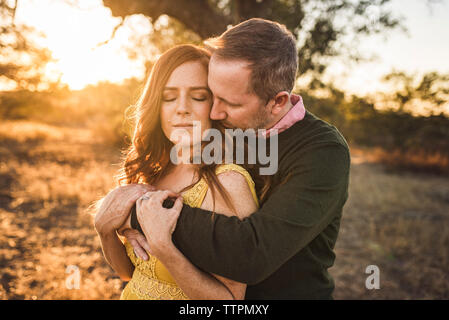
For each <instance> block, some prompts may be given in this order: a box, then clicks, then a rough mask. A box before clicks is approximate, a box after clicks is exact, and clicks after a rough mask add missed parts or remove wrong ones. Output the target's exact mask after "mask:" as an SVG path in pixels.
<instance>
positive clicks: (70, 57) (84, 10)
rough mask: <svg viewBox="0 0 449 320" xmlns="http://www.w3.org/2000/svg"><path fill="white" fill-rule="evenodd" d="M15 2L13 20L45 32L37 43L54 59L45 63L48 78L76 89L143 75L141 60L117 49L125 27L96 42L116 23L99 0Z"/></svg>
mask: <svg viewBox="0 0 449 320" xmlns="http://www.w3.org/2000/svg"><path fill="white" fill-rule="evenodd" d="M44 2H45V3H44ZM80 3H81V2H80ZM81 4H82V3H81ZM19 5H20V7H19V10H18V14H17V20H18V21H21V22H24V23H27V24H29V25H33V26H34V27H35V28H36V29H37V30H38V31H42V32H43V33H44V34H45V35H46V37H45V39H42V40H41V42H42V43H41V44H42V45H43V46H46V47H48V48H49V49H50V50H51V52H52V57H53V58H54V60H55V61H54V62H51V63H49V64H48V65H47V68H46V76H47V77H48V78H50V79H58V78H60V80H61V82H62V83H65V84H67V85H68V86H69V87H70V89H74V90H76V89H82V88H83V87H85V86H86V85H88V84H95V83H98V82H100V81H110V82H120V81H122V80H124V79H126V78H130V77H142V76H143V74H144V67H143V62H142V60H131V59H129V58H128V56H127V54H126V52H124V51H123V50H121V45H122V44H124V43H126V41H127V34H126V30H122V31H121V32H117V34H116V36H115V37H114V39H113V40H111V41H110V42H108V43H107V44H104V45H101V46H98V45H99V44H100V43H103V42H104V41H106V40H108V39H110V38H111V35H112V32H113V29H114V27H115V26H116V25H117V24H118V23H120V19H119V18H114V17H112V16H111V13H110V11H109V10H108V9H107V8H105V7H103V6H102V2H101V1H99V0H97V1H89V2H88V3H87V2H85V3H84V5H88V7H80V5H78V6H74V5H70V4H68V3H67V2H64V1H54V0H39V1H36V0H23V1H21V2H19ZM145 27H147V26H143V28H145Z"/></svg>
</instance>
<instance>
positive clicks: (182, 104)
mask: <svg viewBox="0 0 449 320" xmlns="http://www.w3.org/2000/svg"><path fill="white" fill-rule="evenodd" d="M176 113H178V114H189V113H190V106H189V103H188V99H187V97H185V96H184V95H181V96H180V97H179V102H178V105H177V106H176Z"/></svg>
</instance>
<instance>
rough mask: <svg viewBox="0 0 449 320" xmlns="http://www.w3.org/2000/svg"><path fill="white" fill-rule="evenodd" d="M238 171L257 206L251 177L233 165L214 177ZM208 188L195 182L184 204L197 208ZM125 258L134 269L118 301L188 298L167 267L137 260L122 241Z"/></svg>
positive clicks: (152, 260) (218, 172)
mask: <svg viewBox="0 0 449 320" xmlns="http://www.w3.org/2000/svg"><path fill="white" fill-rule="evenodd" d="M230 170H232V171H237V172H239V173H240V174H242V175H243V176H244V177H245V179H246V181H247V182H248V185H249V187H250V190H251V193H252V195H253V198H254V201H255V202H256V204H257V205H259V202H258V199H257V195H256V189H255V185H254V181H253V179H252V178H251V176H250V174H249V173H248V172H247V171H246V170H245V169H244V168H243V167H241V166H239V165H236V164H223V165H220V166H218V167H217V169H216V171H215V172H216V174H217V175H218V174H220V173H223V172H226V171H230ZM207 189H208V185H207V183H206V181H205V180H204V179H201V180H200V181H198V182H197V183H196V184H195V185H194V186H193V187H192V188H190V189H189V190H187V191H186V192H185V193H184V194H183V199H184V203H185V204H187V205H189V206H191V207H194V208H195V207H196V208H198V207H200V206H201V204H202V203H203V201H204V198H205V196H206V193H207ZM125 248H126V252H127V254H128V257H129V258H130V259H131V261H132V263H133V265H134V266H135V269H134V273H133V276H132V278H131V280H130V281H129V282H128V284H127V285H126V286H125V288H124V289H123V292H122V294H121V296H120V299H121V300H187V299H188V297H187V296H186V294H185V293H184V292H183V291H182V290H181V288H180V287H178V286H177V285H176V282H175V280H174V279H173V277H172V276H171V275H170V273H169V272H168V270H167V268H165V266H164V265H163V264H162V263H161V262H160V261H159V260H158V259H156V257H153V256H151V255H148V256H149V259H148V260H147V261H145V260H142V259H140V258H138V257H137V256H136V255H135V253H134V250H133V248H132V246H131V245H130V244H129V242H127V241H125Z"/></svg>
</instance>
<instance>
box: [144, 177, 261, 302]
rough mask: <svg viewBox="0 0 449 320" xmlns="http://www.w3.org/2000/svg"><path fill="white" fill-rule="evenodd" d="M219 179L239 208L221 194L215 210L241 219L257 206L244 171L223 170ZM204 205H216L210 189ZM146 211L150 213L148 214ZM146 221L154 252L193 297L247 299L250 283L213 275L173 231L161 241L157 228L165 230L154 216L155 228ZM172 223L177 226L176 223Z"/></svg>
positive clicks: (216, 201)
mask: <svg viewBox="0 0 449 320" xmlns="http://www.w3.org/2000/svg"><path fill="white" fill-rule="evenodd" d="M218 179H219V181H220V182H221V184H222V185H223V187H224V189H225V190H226V191H227V192H228V194H229V198H230V200H231V201H232V202H233V205H234V207H235V208H236V210H237V212H234V213H233V212H232V211H231V209H230V208H229V206H228V205H227V204H226V203H225V201H224V199H223V198H222V197H221V196H220V195H218V194H217V195H216V199H215V212H220V213H222V214H225V215H228V216H232V215H237V216H238V217H239V218H240V219H243V218H245V217H246V216H248V215H250V214H251V213H252V212H254V211H255V210H256V209H257V205H256V203H255V201H254V199H253V197H252V193H251V190H250V188H249V186H248V184H247V182H246V180H245V178H244V177H243V176H242V175H241V174H239V173H237V172H234V171H228V172H225V173H222V174H220V175H219V176H218ZM150 200H151V199H150ZM202 208H204V209H206V210H212V209H213V202H212V197H211V194H210V191H208V193H207V195H206V198H205V200H204V202H203V205H202ZM150 210H151V209H150ZM150 210H149V211H150ZM145 215H146V216H148V215H147V214H145ZM161 216H162V217H163V216H164V215H163V214H162V215H161ZM145 220H146V219H145ZM156 221H157V219H156ZM142 222H143V221H141V224H142V228H143V230H144V233H145V234H146V236H147V239H149V242H150V247H151V248H152V252H151V253H152V254H153V255H155V256H156V257H157V258H158V259H159V260H160V261H161V262H162V263H163V264H164V266H165V267H166V268H167V269H168V271H169V272H170V274H171V275H172V277H173V278H174V279H175V281H176V284H177V285H178V286H179V287H180V288H181V289H182V290H183V291H184V293H185V294H186V295H187V296H188V297H189V298H190V299H199V300H203V299H215V300H220V299H227V300H230V299H244V297H245V291H246V284H244V283H239V282H236V281H233V280H229V279H226V278H223V277H220V276H218V275H211V274H209V273H207V272H204V271H202V270H200V269H198V268H197V267H196V266H195V265H193V264H192V263H191V262H190V261H189V260H188V259H187V258H186V257H185V256H184V255H183V254H182V253H181V252H180V251H179V250H178V249H177V248H176V247H175V246H174V245H173V242H172V241H171V233H170V236H169V237H166V238H165V239H166V240H162V241H160V240H158V239H161V238H160V237H159V236H158V235H155V234H154V232H155V231H156V230H155V229H159V230H161V228H160V227H159V228H158V227H157V226H156V225H155V224H154V222H155V220H154V219H153V220H152V221H151V222H153V226H152V229H151V230H148V231H147V230H146V227H145V226H144V225H145V223H142ZM211 223H212V222H211ZM156 224H157V222H156ZM171 227H172V229H174V226H171ZM162 239H163V238H162ZM236 263H239V262H236Z"/></svg>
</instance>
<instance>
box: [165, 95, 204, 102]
mask: <svg viewBox="0 0 449 320" xmlns="http://www.w3.org/2000/svg"><path fill="white" fill-rule="evenodd" d="M189 98H190V99H192V100H194V101H198V102H204V101H206V100H208V99H209V95H207V94H192V95H190V96H189ZM177 99H178V95H163V96H162V101H164V102H173V101H176V100H177Z"/></svg>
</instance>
